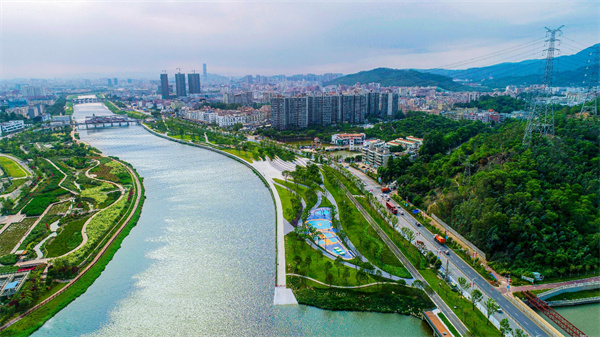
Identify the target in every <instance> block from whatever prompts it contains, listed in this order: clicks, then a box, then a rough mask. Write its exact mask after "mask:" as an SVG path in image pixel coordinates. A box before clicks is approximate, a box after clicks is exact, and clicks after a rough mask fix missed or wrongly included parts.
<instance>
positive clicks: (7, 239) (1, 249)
mask: <svg viewBox="0 0 600 337" xmlns="http://www.w3.org/2000/svg"><path fill="white" fill-rule="evenodd" d="M36 220H37V218H25V219H23V221H21V222H17V223H13V224H11V225H10V226H8V228H7V229H6V230H5V231H4V232H2V234H0V256H4V255H6V254H9V253H10V251H11V250H12V249H13V248H15V246H16V245H17V243H18V242H19V240H21V238H22V237H23V235H25V232H27V230H28V229H29V228H30V227H31V225H33V223H34V222H35V221H36Z"/></svg>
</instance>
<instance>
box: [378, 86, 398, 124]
mask: <svg viewBox="0 0 600 337" xmlns="http://www.w3.org/2000/svg"><path fill="white" fill-rule="evenodd" d="M396 112H398V94H395V93H391V92H385V93H383V94H381V118H392V117H394V114H395V113H396Z"/></svg>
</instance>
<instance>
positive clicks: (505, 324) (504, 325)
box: [500, 318, 512, 336]
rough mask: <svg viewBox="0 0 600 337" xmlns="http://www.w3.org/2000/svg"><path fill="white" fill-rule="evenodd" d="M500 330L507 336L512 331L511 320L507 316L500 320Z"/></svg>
mask: <svg viewBox="0 0 600 337" xmlns="http://www.w3.org/2000/svg"><path fill="white" fill-rule="evenodd" d="M500 332H501V333H502V336H506V335H507V334H509V333H511V332H512V328H511V327H510V322H509V321H508V319H507V318H504V319H502V320H501V321H500Z"/></svg>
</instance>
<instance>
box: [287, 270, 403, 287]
mask: <svg viewBox="0 0 600 337" xmlns="http://www.w3.org/2000/svg"><path fill="white" fill-rule="evenodd" d="M287 275H288V276H297V277H302V278H305V279H307V280H311V281H313V282H315V283H319V284H322V285H324V286H328V287H330V288H339V289H357V288H365V287H370V286H374V285H378V284H398V283H394V282H374V283H369V284H362V285H358V286H336V285H333V284H327V283H324V282H321V281H319V280H315V279H314V278H312V277H308V276H304V275H298V274H287Z"/></svg>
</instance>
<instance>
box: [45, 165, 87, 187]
mask: <svg viewBox="0 0 600 337" xmlns="http://www.w3.org/2000/svg"><path fill="white" fill-rule="evenodd" d="M44 159H46V161H47V162H49V163H50V164H52V166H54V168H55V169H57V170H58V171H59V172H60V173H62V175H63V178H62V179H61V180H60V182H59V183H58V186H59V187H60V188H62V189H63V190H65V191H67V192H71V193H72V194H75V195H79V192H75V191H72V190H70V189H68V188H66V187H64V186H63V185H62V183H63V182H64V181H65V180H66V179H67V174H66V173H65V172H63V170H61V169H60V168H59V167H58V166H56V164H54V163H53V162H52V160H50V159H48V158H44Z"/></svg>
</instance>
